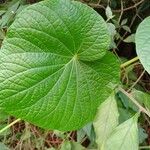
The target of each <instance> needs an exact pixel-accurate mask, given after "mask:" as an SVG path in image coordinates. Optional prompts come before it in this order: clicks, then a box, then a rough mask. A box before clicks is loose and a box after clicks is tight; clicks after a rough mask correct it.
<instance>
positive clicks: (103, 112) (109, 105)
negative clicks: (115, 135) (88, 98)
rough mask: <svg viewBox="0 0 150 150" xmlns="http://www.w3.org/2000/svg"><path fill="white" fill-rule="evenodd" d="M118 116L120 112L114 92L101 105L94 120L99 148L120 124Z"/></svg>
mask: <svg viewBox="0 0 150 150" xmlns="http://www.w3.org/2000/svg"><path fill="white" fill-rule="evenodd" d="M118 117H119V113H118V109H117V104H116V100H115V97H114V94H112V95H111V96H110V97H109V98H108V99H107V100H105V101H104V102H103V103H102V104H101V105H100V107H99V108H98V112H97V115H96V117H95V120H94V122H93V125H94V128H95V133H96V142H97V144H98V147H99V149H100V148H101V146H102V144H103V143H104V142H105V141H106V140H107V138H108V137H109V136H110V134H111V132H112V131H113V130H114V128H115V127H116V126H117V125H118Z"/></svg>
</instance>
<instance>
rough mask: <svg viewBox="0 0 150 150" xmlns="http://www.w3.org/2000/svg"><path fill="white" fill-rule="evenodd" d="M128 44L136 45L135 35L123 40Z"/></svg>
mask: <svg viewBox="0 0 150 150" xmlns="http://www.w3.org/2000/svg"><path fill="white" fill-rule="evenodd" d="M123 41H124V42H126V43H135V34H131V35H129V36H128V37H127V38H126V39H124V40H123Z"/></svg>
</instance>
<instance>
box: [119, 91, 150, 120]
mask: <svg viewBox="0 0 150 150" xmlns="http://www.w3.org/2000/svg"><path fill="white" fill-rule="evenodd" d="M119 91H121V92H122V93H123V94H125V95H126V96H127V97H128V98H129V99H130V100H131V101H132V102H133V103H134V104H135V105H136V106H137V107H138V108H139V111H140V112H143V113H145V114H146V115H147V116H148V117H150V112H149V111H147V110H146V109H145V108H144V107H143V106H141V104H140V103H139V102H138V101H137V100H136V99H134V98H133V97H132V96H131V95H130V94H129V93H128V92H126V91H125V90H124V89H122V88H119Z"/></svg>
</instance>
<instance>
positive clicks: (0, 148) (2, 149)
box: [0, 143, 9, 150]
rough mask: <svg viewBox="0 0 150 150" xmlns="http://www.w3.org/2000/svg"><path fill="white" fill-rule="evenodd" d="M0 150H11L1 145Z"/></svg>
mask: <svg viewBox="0 0 150 150" xmlns="http://www.w3.org/2000/svg"><path fill="white" fill-rule="evenodd" d="M0 150H9V148H8V147H7V146H6V145H5V144H3V143H0Z"/></svg>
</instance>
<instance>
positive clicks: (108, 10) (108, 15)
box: [106, 6, 114, 20]
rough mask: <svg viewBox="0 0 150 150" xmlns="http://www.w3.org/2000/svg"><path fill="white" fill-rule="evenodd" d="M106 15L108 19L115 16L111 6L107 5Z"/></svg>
mask: <svg viewBox="0 0 150 150" xmlns="http://www.w3.org/2000/svg"><path fill="white" fill-rule="evenodd" d="M106 16H107V19H108V20H109V19H112V18H113V17H114V16H113V13H112V10H111V8H110V7H109V6H107V7H106Z"/></svg>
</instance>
